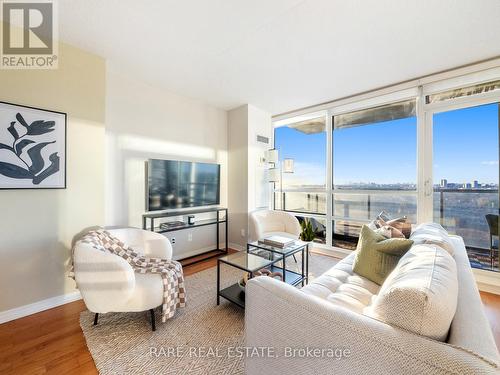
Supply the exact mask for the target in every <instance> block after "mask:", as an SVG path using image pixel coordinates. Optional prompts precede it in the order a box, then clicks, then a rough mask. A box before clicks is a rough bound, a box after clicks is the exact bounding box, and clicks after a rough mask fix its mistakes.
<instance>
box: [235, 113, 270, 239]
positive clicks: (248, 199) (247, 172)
mask: <svg viewBox="0 0 500 375" xmlns="http://www.w3.org/2000/svg"><path fill="white" fill-rule="evenodd" d="M228 127H229V219H230V226H229V242H230V243H231V244H232V246H233V247H234V248H240V249H241V248H245V246H246V243H247V238H248V213H249V212H251V211H253V210H255V209H262V208H267V207H269V193H270V190H269V189H270V185H269V183H268V182H267V169H268V165H267V164H266V163H264V162H263V158H264V157H265V152H266V150H268V149H269V148H270V144H263V143H259V142H257V135H262V136H264V137H268V138H269V139H270V138H271V133H272V123H271V115H270V114H268V113H266V112H264V111H262V110H260V109H258V108H256V107H254V106H252V105H249V104H245V105H243V106H240V107H238V108H235V109H233V110H231V111H229V113H228Z"/></svg>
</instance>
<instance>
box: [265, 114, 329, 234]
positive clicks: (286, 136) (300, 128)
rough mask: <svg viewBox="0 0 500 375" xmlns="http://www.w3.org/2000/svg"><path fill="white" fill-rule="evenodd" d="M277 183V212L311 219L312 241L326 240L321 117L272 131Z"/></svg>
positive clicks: (323, 120) (324, 132)
mask: <svg viewBox="0 0 500 375" xmlns="http://www.w3.org/2000/svg"><path fill="white" fill-rule="evenodd" d="M274 139H275V149H276V150H278V158H279V161H278V165H277V167H278V170H279V174H280V180H279V181H278V182H277V183H276V185H275V190H274V202H275V207H276V208H277V209H284V210H286V211H290V212H293V213H294V214H295V215H296V216H297V217H298V219H299V220H300V221H302V220H304V218H308V219H309V220H311V222H312V225H313V229H314V231H315V234H316V238H315V241H316V242H319V243H325V239H326V217H325V215H326V178H327V177H326V174H327V173H326V171H327V169H326V153H327V150H326V125H325V116H324V115H321V116H318V117H314V118H310V119H306V120H301V121H296V122H290V123H286V122H285V123H282V124H280V126H277V127H276V128H275V131H274Z"/></svg>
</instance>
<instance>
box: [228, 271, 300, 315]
mask: <svg viewBox="0 0 500 375" xmlns="http://www.w3.org/2000/svg"><path fill="white" fill-rule="evenodd" d="M267 269H268V270H269V271H271V272H280V273H283V269H282V268H280V267H276V266H271V267H267ZM303 279H305V278H303V277H302V275H301V274H300V273H297V272H294V271H290V270H286V275H285V280H286V283H287V284H290V285H293V286H295V285H298V284H299V283H300V282H301V281H302V280H303ZM219 296H221V297H223V298H225V299H227V300H228V301H231V302H232V303H234V304H236V305H238V306H240V307H242V308H245V292H244V291H243V290H242V289H241V287H240V286H239V285H238V283H235V284H233V285H231V286H228V287H227V288H224V289H222V290H221V291H220V292H219Z"/></svg>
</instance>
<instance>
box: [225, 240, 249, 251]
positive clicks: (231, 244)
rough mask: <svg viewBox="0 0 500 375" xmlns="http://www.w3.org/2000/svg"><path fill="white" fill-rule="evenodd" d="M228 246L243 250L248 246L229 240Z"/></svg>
mask: <svg viewBox="0 0 500 375" xmlns="http://www.w3.org/2000/svg"><path fill="white" fill-rule="evenodd" d="M228 247H229V248H230V249H233V250H238V251H243V250H246V247H244V246H241V245H240V244H237V243H233V242H229V245H228Z"/></svg>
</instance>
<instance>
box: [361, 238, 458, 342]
mask: <svg viewBox="0 0 500 375" xmlns="http://www.w3.org/2000/svg"><path fill="white" fill-rule="evenodd" d="M457 295H458V282H457V268H456V264H455V260H454V259H453V258H452V256H451V255H450V254H448V252H447V251H445V250H443V249H442V248H441V247H439V246H436V245H415V246H413V247H412V248H411V249H410V251H408V252H407V253H406V254H405V255H404V256H403V257H402V258H401V260H400V261H399V263H398V265H397V266H396V268H395V269H394V271H392V273H391V274H390V275H389V276H388V277H387V280H386V281H385V282H384V284H383V285H382V287H381V289H380V292H379V293H378V295H377V296H376V297H375V298H374V300H373V303H372V305H371V306H370V307H368V308H366V309H365V312H364V313H365V314H366V315H369V316H371V317H374V318H376V319H378V320H381V321H383V322H386V323H388V324H391V325H394V326H397V327H400V328H403V329H406V330H409V331H412V332H414V333H416V334H419V335H422V336H427V337H429V338H431V339H435V340H440V341H445V340H446V337H447V334H448V330H449V328H450V325H451V322H452V320H453V316H454V315H455V310H456V307H457Z"/></svg>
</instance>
